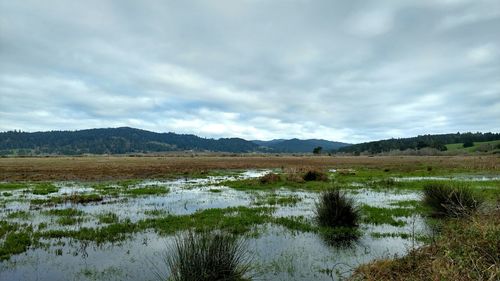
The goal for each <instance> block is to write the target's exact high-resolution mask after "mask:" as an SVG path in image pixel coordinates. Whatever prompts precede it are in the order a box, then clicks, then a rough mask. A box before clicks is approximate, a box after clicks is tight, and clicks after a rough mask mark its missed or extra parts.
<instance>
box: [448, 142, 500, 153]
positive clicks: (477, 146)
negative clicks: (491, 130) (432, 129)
mask: <svg viewBox="0 0 500 281" xmlns="http://www.w3.org/2000/svg"><path fill="white" fill-rule="evenodd" d="M463 145H464V144H463V143H450V144H447V145H446V148H447V149H448V151H450V152H468V153H473V152H477V151H479V152H483V151H493V150H495V149H496V151H498V148H496V147H498V145H500V140H496V141H483V142H474V145H473V146H471V147H463Z"/></svg>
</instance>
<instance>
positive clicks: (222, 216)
mask: <svg viewBox="0 0 500 281" xmlns="http://www.w3.org/2000/svg"><path fill="white" fill-rule="evenodd" d="M273 210H274V209H273V208H268V207H259V208H247V207H233V208H225V209H207V210H204V211H199V212H196V213H194V214H191V215H182V216H174V215H167V216H165V217H159V218H147V219H144V220H140V221H138V222H136V223H132V222H131V221H130V220H129V219H124V220H118V221H117V220H116V218H114V216H113V217H111V216H106V219H110V220H113V221H114V222H112V223H111V224H109V225H107V226H104V227H100V228H87V227H83V228H80V229H79V230H48V231H42V232H39V233H37V237H40V238H53V239H56V238H73V239H77V240H84V241H93V242H96V243H104V242H116V241H121V240H124V239H126V238H128V237H130V235H131V234H133V233H136V232H140V231H144V230H147V229H153V230H155V231H157V232H158V233H160V234H163V235H168V234H173V233H175V232H178V231H181V230H188V229H194V230H197V231H203V230H207V229H208V230H210V229H221V230H226V231H228V232H230V233H233V234H242V233H245V232H248V231H250V230H251V229H252V227H253V226H256V225H260V224H264V223H266V222H269V221H271V220H272V216H271V212H272V211H273Z"/></svg>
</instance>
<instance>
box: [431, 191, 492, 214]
mask: <svg viewBox="0 0 500 281" xmlns="http://www.w3.org/2000/svg"><path fill="white" fill-rule="evenodd" d="M423 202H424V204H425V205H426V206H428V207H429V208H430V209H431V210H432V215H433V216H437V217H463V216H469V215H471V214H472V213H473V212H474V211H476V210H477V209H478V208H479V207H480V206H481V204H482V203H483V200H482V199H481V198H479V197H478V196H476V195H475V193H474V192H473V190H472V189H471V188H470V187H468V186H467V185H465V184H458V183H454V185H451V184H449V183H429V184H426V185H425V186H424V196H423Z"/></svg>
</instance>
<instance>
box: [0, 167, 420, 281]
mask: <svg viewBox="0 0 500 281" xmlns="http://www.w3.org/2000/svg"><path fill="white" fill-rule="evenodd" d="M267 172H268V171H267V170H262V171H247V172H244V173H241V174H239V175H235V176H215V177H207V178H201V179H187V180H186V179H179V180H172V181H143V182H141V183H138V184H137V185H136V186H137V187H143V186H148V185H157V186H165V187H168V188H169V190H170V192H169V193H167V194H162V195H153V196H138V197H130V196H128V197H126V196H119V197H117V198H112V197H109V198H105V200H104V201H103V202H98V203H91V204H87V205H74V204H70V203H68V204H62V205H57V206H55V207H43V210H47V209H51V208H57V209H64V208H68V207H73V208H76V209H79V210H82V211H84V212H85V213H86V216H85V217H86V218H87V220H86V221H84V222H82V223H81V224H79V225H77V226H60V225H58V224H57V223H55V222H54V221H53V220H54V218H53V217H51V216H48V215H44V214H43V210H30V204H29V201H22V202H19V201H18V199H24V200H28V199H31V198H46V197H47V196H43V195H32V194H27V193H23V191H15V192H14V195H13V196H12V198H11V199H9V200H10V201H9V202H7V203H6V208H4V209H2V210H1V211H0V218H2V219H6V216H7V215H8V214H9V213H11V212H12V211H14V210H26V211H30V212H31V213H32V214H33V215H34V217H33V218H30V219H29V220H28V222H30V223H32V224H33V225H34V226H36V225H38V224H40V223H42V222H45V223H48V228H47V229H60V228H70V229H78V228H79V227H83V226H88V227H96V225H97V219H96V216H97V215H98V214H102V213H106V212H113V213H116V214H117V215H118V216H119V217H120V218H129V219H130V220H132V221H137V220H140V219H143V218H146V217H148V216H150V215H147V214H145V212H147V211H152V210H164V211H166V212H168V213H170V214H173V215H183V214H192V213H194V212H196V211H199V210H205V209H209V208H225V207H231V206H252V204H254V203H255V202H256V201H258V200H259V198H260V197H265V196H266V195H268V194H269V192H266V191H248V192H245V191H237V190H234V189H231V188H227V187H221V186H217V185H216V184H217V183H219V182H221V181H224V180H228V179H238V178H249V177H259V176H261V175H263V174H265V173H267ZM57 185H58V186H60V187H61V189H60V190H59V192H58V193H56V194H51V195H49V196H58V195H59V196H60V195H61V194H63V193H65V194H72V193H93V192H95V190H94V189H93V188H92V187H90V186H86V185H84V184H80V183H75V182H71V183H64V182H62V183H57ZM213 189H219V190H221V192H218V193H214V192H212V191H210V190H213ZM349 192H350V194H349V195H350V196H351V197H353V198H354V200H355V201H356V202H358V203H360V204H368V205H371V206H377V207H391V205H390V204H391V203H394V202H398V201H405V200H417V199H419V197H420V194H419V193H417V192H413V191H403V192H398V193H391V192H377V191H373V190H370V189H363V188H362V189H357V190H356V191H349ZM272 193H275V194H276V195H277V196H290V195H294V196H297V197H299V198H300V199H301V200H300V201H299V202H298V203H297V204H296V205H294V206H280V205H276V206H275V207H276V211H275V212H274V213H273V216H275V217H290V216H303V217H304V218H305V219H306V220H312V219H313V215H314V213H313V211H312V210H313V207H314V204H315V202H316V201H317V198H318V194H317V193H311V192H305V191H291V190H288V189H280V190H277V191H272ZM8 220H11V221H21V222H26V220H24V219H22V218H13V219H8ZM403 220H406V221H407V222H409V223H408V224H407V225H406V226H404V227H394V226H390V225H378V226H377V225H369V224H363V225H361V229H362V232H363V235H362V236H361V237H360V238H359V240H358V241H356V242H355V243H353V244H352V245H350V247H345V246H332V245H331V244H329V243H328V241H327V240H325V239H323V238H322V237H321V236H320V235H318V234H316V233H305V232H297V231H290V230H288V229H286V228H283V227H281V226H277V225H272V224H266V225H261V226H258V227H257V229H256V232H257V233H259V235H258V236H256V237H253V236H250V238H247V245H248V250H249V252H250V253H251V255H252V256H253V265H254V270H253V272H252V274H253V275H255V276H256V279H257V280H332V279H333V280H336V279H338V278H339V276H338V275H340V276H348V275H349V274H350V272H351V271H352V269H353V268H355V267H356V266H358V265H360V264H362V263H366V262H368V261H371V260H373V259H377V258H382V257H391V256H393V255H404V254H405V253H406V252H407V251H408V249H410V248H411V247H413V246H418V245H419V243H418V242H415V241H413V240H412V239H402V238H400V237H387V238H373V237H372V236H371V235H370V233H372V232H382V233H389V232H392V233H394V232H397V233H416V234H425V233H428V229H427V226H426V224H425V221H424V220H423V219H422V218H421V217H420V216H414V217H411V218H405V219H403ZM173 237H174V236H160V235H158V234H156V233H154V232H152V231H147V232H143V233H138V234H135V235H134V236H133V237H132V238H130V239H127V240H125V241H122V242H120V243H115V244H112V243H105V244H103V245H100V246H97V245H95V244H94V243H91V242H80V241H75V240H71V239H53V240H47V241H44V242H47V244H48V246H46V247H41V248H36V249H30V250H28V251H27V252H26V253H23V254H20V255H16V256H13V257H11V259H10V260H8V261H4V262H1V263H0V280H5V281H7V280H9V281H11V280H41V281H44V280H47V281H49V280H50V281H55V280H157V278H156V273H159V274H160V275H161V276H163V277H167V276H168V270H167V268H166V266H165V263H164V257H165V255H167V254H168V245H169V244H170V243H172V240H173Z"/></svg>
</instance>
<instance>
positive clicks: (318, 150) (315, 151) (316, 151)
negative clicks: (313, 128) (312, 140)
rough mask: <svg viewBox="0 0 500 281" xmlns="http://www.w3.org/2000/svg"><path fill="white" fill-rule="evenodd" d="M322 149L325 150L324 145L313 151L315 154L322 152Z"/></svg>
mask: <svg viewBox="0 0 500 281" xmlns="http://www.w3.org/2000/svg"><path fill="white" fill-rule="evenodd" d="M321 150H323V147H321V146H317V147H315V148H314V149H313V153H314V154H320V153H321Z"/></svg>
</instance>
